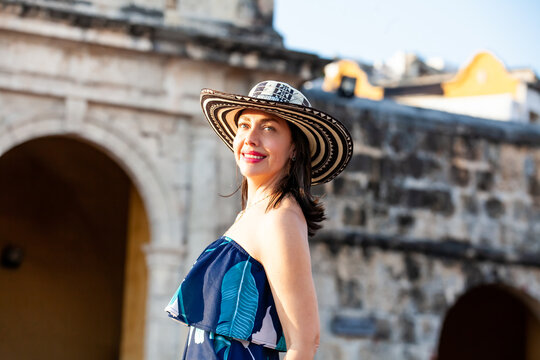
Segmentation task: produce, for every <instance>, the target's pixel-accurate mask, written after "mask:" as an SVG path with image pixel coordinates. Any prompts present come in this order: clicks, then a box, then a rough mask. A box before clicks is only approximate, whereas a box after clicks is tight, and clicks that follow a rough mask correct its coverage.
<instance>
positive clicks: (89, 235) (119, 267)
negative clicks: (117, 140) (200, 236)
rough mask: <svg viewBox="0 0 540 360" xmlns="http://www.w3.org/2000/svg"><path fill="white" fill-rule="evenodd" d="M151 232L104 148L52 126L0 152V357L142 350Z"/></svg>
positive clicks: (137, 355) (133, 355)
mask: <svg viewBox="0 0 540 360" xmlns="http://www.w3.org/2000/svg"><path fill="white" fill-rule="evenodd" d="M148 241H149V231H148V221H147V219H146V214H145V211H144V207H143V206H142V202H141V200H140V196H139V195H138V192H137V190H136V188H134V187H133V185H132V183H131V181H130V179H129V177H128V176H127V175H126V174H125V172H124V171H123V170H122V169H121V168H120V167H119V166H118V165H117V164H116V163H115V162H114V161H112V160H111V159H110V158H109V157H108V156H107V155H106V154H104V153H103V152H101V151H99V150H98V149H96V148H94V147H92V146H91V145H89V144H87V143H84V142H81V141H79V140H75V139H71V138H67V137H58V136H53V137H43V138H38V139H34V140H31V141H28V142H25V143H23V144H20V145H18V146H16V147H14V148H12V149H11V150H10V151H8V152H6V153H5V154H3V155H2V156H1V157H0V247H1V248H2V263H1V264H2V267H1V269H0V270H1V271H0V289H1V290H0V292H1V293H2V294H4V295H6V294H9V296H2V297H0V308H1V311H2V314H3V316H2V317H1V319H0V329H5V331H2V332H3V333H2V334H1V335H0V357H2V358H20V359H23V358H28V359H30V358H42V359H71V358H78V359H96V358H99V359H118V358H121V359H127V358H129V359H142V358H143V356H144V349H143V344H144V326H145V323H144V313H145V302H146V282H147V271H146V265H145V259H144V256H143V254H142V251H141V245H142V244H144V243H147V242H148ZM21 252H22V254H23V255H22V256H19V257H17V256H13V254H15V255H17V254H20V253H21ZM10 255H11V256H10ZM131 313H133V315H131ZM141 314H143V315H142V316H141ZM137 344H138V345H139V346H137Z"/></svg>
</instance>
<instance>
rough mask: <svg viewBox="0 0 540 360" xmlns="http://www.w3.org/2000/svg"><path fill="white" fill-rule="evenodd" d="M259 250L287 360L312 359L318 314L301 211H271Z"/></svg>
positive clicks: (265, 219) (259, 243) (259, 236)
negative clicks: (280, 327)
mask: <svg viewBox="0 0 540 360" xmlns="http://www.w3.org/2000/svg"><path fill="white" fill-rule="evenodd" d="M263 221H264V224H261V225H263V226H260V227H259V229H260V230H261V231H259V234H257V238H258V240H259V241H258V247H259V250H260V251H259V254H260V260H261V262H262V263H263V265H264V269H265V272H266V275H267V277H268V282H269V283H270V288H271V289H272V293H273V296H274V300H275V303H276V309H277V313H278V315H279V319H280V321H281V325H282V326H283V331H284V333H285V341H286V343H287V354H286V356H285V359H286V360H312V359H313V357H314V356H315V352H316V351H317V347H318V346H319V333H320V324H319V312H318V308H317V297H316V294H315V286H314V284H313V277H312V275H311V259H310V255H309V245H308V236H307V227H306V222H305V219H304V217H303V216H302V215H301V212H299V211H296V210H295V209H290V208H285V209H279V210H274V211H270V212H269V213H267V214H266V215H265V216H264V220H263Z"/></svg>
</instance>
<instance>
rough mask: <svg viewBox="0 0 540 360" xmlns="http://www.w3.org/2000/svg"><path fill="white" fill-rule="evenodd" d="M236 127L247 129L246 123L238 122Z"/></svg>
mask: <svg viewBox="0 0 540 360" xmlns="http://www.w3.org/2000/svg"><path fill="white" fill-rule="evenodd" d="M238 128H239V129H247V128H248V125H247V124H245V123H240V124H238Z"/></svg>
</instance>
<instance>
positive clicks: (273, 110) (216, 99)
mask: <svg viewBox="0 0 540 360" xmlns="http://www.w3.org/2000/svg"><path fill="white" fill-rule="evenodd" d="M201 106H202V109H203V113H204V115H205V116H206V119H207V120H208V122H209V123H210V125H211V126H212V128H213V129H214V131H215V132H216V134H217V135H218V136H219V137H220V138H221V140H223V142H224V143H225V144H226V145H227V146H228V147H229V148H230V149H231V150H232V149H233V140H234V137H235V135H236V131H237V125H236V122H237V120H238V116H239V114H240V112H241V111H242V110H244V109H255V110H261V111H265V112H267V113H270V114H274V115H276V116H278V117H280V118H282V119H284V120H287V121H290V122H291V123H293V124H294V125H296V126H297V127H298V128H299V129H300V130H301V131H302V132H303V133H304V134H305V136H306V138H307V140H308V142H309V148H310V151H311V170H312V174H311V177H312V178H311V184H312V185H317V184H322V183H325V182H328V181H330V180H332V179H334V178H335V177H336V176H337V175H338V174H339V173H341V172H342V171H343V169H345V167H346V166H347V164H348V163H349V160H350V159H351V156H352V152H353V143H352V139H351V135H350V134H349V132H348V131H347V129H346V128H345V126H343V124H341V123H340V122H339V121H338V120H337V119H335V118H334V117H332V116H330V115H328V114H326V113H324V112H322V111H319V110H316V109H314V108H312V107H311V104H310V103H309V101H308V99H307V98H306V97H305V96H304V94H302V93H301V92H300V91H298V90H296V89H295V88H293V87H292V86H290V85H289V84H286V83H283V82H278V81H272V80H268V81H263V82H260V83H258V84H257V85H255V86H254V87H253V88H252V89H251V91H250V92H249V95H248V96H245V95H235V94H228V93H224V92H220V91H216V90H211V89H203V90H202V91H201Z"/></svg>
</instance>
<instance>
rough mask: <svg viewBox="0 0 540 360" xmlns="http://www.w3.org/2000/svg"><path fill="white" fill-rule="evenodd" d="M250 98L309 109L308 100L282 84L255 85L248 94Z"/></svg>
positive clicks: (270, 81)
mask: <svg viewBox="0 0 540 360" xmlns="http://www.w3.org/2000/svg"><path fill="white" fill-rule="evenodd" d="M248 96H250V97H253V98H256V99H262V100H271V101H277V102H280V103H284V104H295V105H301V106H307V107H311V104H310V102H309V100H308V99H307V98H306V97H305V96H304V94H302V93H301V92H300V91H298V90H296V89H295V88H293V87H292V86H291V85H289V84H286V83H284V82H279V81H273V80H267V81H262V82H260V83H258V84H257V85H255V86H254V87H253V88H252V89H251V91H250V92H249V95H248Z"/></svg>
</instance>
